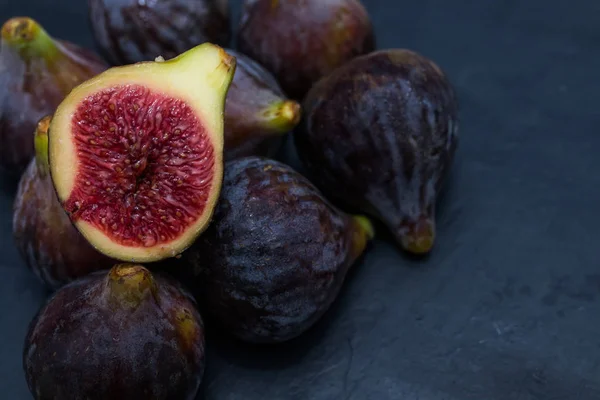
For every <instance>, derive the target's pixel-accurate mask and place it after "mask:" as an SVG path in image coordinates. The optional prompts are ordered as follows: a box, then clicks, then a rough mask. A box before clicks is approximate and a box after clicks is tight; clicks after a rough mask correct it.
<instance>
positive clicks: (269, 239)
mask: <svg viewBox="0 0 600 400" xmlns="http://www.w3.org/2000/svg"><path fill="white" fill-rule="evenodd" d="M373 234H374V232H373V227H372V225H371V223H370V221H369V220H368V219H367V218H365V217H363V216H351V215H348V214H345V213H343V212H341V211H339V210H338V209H337V208H335V207H334V206H333V205H331V204H330V203H329V202H328V201H327V200H326V199H325V198H324V197H323V196H322V195H321V193H320V192H319V191H318V190H317V189H316V188H315V187H314V186H313V185H312V184H311V183H310V182H309V181H308V180H307V179H306V178H304V177H303V176H302V175H300V174H299V173H298V172H296V171H294V170H293V169H292V168H291V167H289V166H287V165H285V164H282V163H280V162H277V161H274V160H270V159H266V158H261V157H246V158H240V159H236V160H232V161H229V162H228V163H227V164H226V168H225V177H224V181H223V190H222V192H221V200H220V201H219V204H218V206H217V210H216V211H215V219H214V222H213V223H212V224H211V226H210V227H209V228H208V230H207V231H206V232H205V234H203V235H202V236H201V237H200V238H198V240H197V241H196V243H194V245H193V246H192V247H191V248H190V249H189V250H188V251H186V252H185V253H184V254H183V262H184V263H186V262H187V263H189V264H188V267H189V270H190V271H191V278H188V282H190V287H191V288H193V290H194V293H195V294H196V295H197V297H198V300H199V301H200V303H201V304H203V305H205V306H206V310H207V312H210V313H212V315H213V316H214V317H215V319H216V320H217V321H219V322H220V323H221V324H222V325H223V327H224V328H226V329H227V330H228V331H229V332H230V333H232V334H233V335H234V336H236V337H238V338H239V339H241V340H244V341H248V342H256V343H276V342H282V341H286V340H289V339H292V338H294V337H296V336H299V335H300V334H302V333H303V332H305V331H306V330H308V329H309V328H310V327H311V326H313V325H314V324H315V322H316V321H317V320H318V319H319V318H320V317H321V316H323V314H324V313H325V312H326V311H327V309H328V308H329V307H330V305H331V304H332V303H333V301H334V300H335V298H336V297H337V295H338V293H339V291H340V289H341V287H342V284H343V282H344V280H345V277H346V275H347V272H348V271H349V269H350V267H351V266H352V265H354V264H355V263H356V262H357V259H358V258H359V257H360V256H361V255H362V254H363V253H364V252H365V249H366V247H367V245H368V242H369V241H370V240H371V239H372V237H373Z"/></svg>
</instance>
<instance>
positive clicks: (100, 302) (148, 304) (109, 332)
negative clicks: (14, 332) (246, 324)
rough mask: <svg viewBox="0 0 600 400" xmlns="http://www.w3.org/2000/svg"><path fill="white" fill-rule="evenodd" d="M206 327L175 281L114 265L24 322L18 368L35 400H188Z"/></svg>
mask: <svg viewBox="0 0 600 400" xmlns="http://www.w3.org/2000/svg"><path fill="white" fill-rule="evenodd" d="M204 346H205V338H204V325H203V321H202V318H201V316H200V314H199V312H198V311H197V309H196V303H195V301H194V299H193V298H192V297H191V296H190V295H189V294H188V292H187V291H186V290H185V289H183V288H182V287H181V286H180V285H179V284H178V283H176V282H175V281H173V280H171V279H169V278H166V277H164V276H161V275H158V274H152V273H151V272H150V271H149V270H148V269H146V268H144V267H142V266H140V265H135V264H117V265H115V266H114V267H113V268H112V269H111V270H110V271H109V272H95V273H92V274H90V275H87V276H85V277H83V278H80V279H78V280H76V281H73V282H71V283H69V284H67V285H65V286H63V287H61V288H60V289H59V290H57V291H56V292H55V293H54V294H53V295H52V296H51V297H50V298H49V299H48V301H47V302H46V304H45V305H44V306H43V307H42V308H41V309H40V310H39V312H38V313H37V315H36V316H35V317H34V318H33V320H32V321H31V323H30V326H29V330H28V333H27V336H26V339H25V346H24V350H23V367H24V369H25V377H26V380H27V384H28V386H29V390H30V391H31V394H32V395H33V397H34V399H36V400H51V399H60V400H83V399H86V400H107V399H110V400H132V399H144V400H192V399H194V398H195V397H196V394H197V392H198V388H199V386H200V383H201V381H202V376H203V374H204Z"/></svg>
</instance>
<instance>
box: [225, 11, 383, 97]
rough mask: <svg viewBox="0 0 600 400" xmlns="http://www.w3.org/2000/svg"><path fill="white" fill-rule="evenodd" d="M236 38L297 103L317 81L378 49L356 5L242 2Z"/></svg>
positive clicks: (371, 31) (241, 47) (366, 16)
mask: <svg viewBox="0 0 600 400" xmlns="http://www.w3.org/2000/svg"><path fill="white" fill-rule="evenodd" d="M237 39H238V47H239V49H240V50H241V51H242V53H244V54H247V55H248V56H250V57H251V58H253V59H254V60H256V61H257V62H259V63H260V64H262V65H263V66H265V67H266V68H267V69H268V70H269V71H271V72H272V73H273V74H274V75H275V77H276V78H277V80H278V82H279V83H280V84H281V87H282V88H283V90H284V91H285V93H286V94H287V95H288V96H291V97H292V98H294V99H297V100H301V99H302V98H303V97H304V95H305V93H306V92H307V91H308V90H309V89H310V87H311V85H312V84H313V83H315V82H316V81H317V80H319V79H320V78H321V77H323V76H325V75H327V74H328V73H330V72H331V71H333V70H334V69H335V68H337V67H339V66H340V65H343V64H344V63H346V62H347V61H348V60H350V59H352V58H354V57H356V56H358V55H361V54H365V53H368V52H370V51H373V50H374V49H375V47H376V39H375V33H374V32H373V27H372V24H371V20H370V17H369V15H368V13H367V11H366V9H365V8H364V6H363V5H362V3H361V2H360V1H359V0H276V1H274V0H244V2H243V8H242V17H241V23H240V27H239V30H238V33H237Z"/></svg>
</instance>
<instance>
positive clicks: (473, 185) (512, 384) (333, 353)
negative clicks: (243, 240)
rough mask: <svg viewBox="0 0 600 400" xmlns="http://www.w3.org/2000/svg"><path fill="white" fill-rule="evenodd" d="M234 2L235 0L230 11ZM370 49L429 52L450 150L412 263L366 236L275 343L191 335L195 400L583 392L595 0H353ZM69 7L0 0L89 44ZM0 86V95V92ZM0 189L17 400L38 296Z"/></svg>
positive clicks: (594, 271)
mask: <svg viewBox="0 0 600 400" xmlns="http://www.w3.org/2000/svg"><path fill="white" fill-rule="evenodd" d="M234 3H235V4H236V8H237V5H238V4H239V1H234ZM365 4H366V6H367V8H368V10H369V11H370V13H371V15H372V18H373V20H374V22H375V25H376V30H377V35H378V39H379V45H380V47H409V48H412V49H415V50H418V51H420V52H422V53H423V54H425V55H427V56H429V57H431V58H433V59H435V60H436V61H437V62H438V63H439V64H440V65H441V66H442V67H443V68H444V69H445V70H446V71H447V72H448V73H449V75H450V76H451V78H452V80H453V82H454V83H455V85H456V87H457V90H458V93H459V96H460V100H461V106H462V111H461V119H462V124H461V132H460V133H461V145H460V149H459V153H458V162H457V164H456V165H455V169H454V178H453V182H452V185H451V190H450V192H449V194H448V195H447V196H446V199H445V201H444V203H443V208H442V210H441V215H440V219H439V230H440V231H439V240H438V246H437V248H436V250H435V252H434V254H433V255H432V256H431V257H430V258H429V259H428V260H426V261H422V262H418V263H417V262H415V261H409V260H407V259H406V257H404V256H402V255H401V254H400V253H399V252H398V251H397V250H396V249H395V248H394V247H393V246H392V245H391V244H390V242H389V241H388V240H387V238H386V237H385V236H383V237H382V238H381V239H380V240H379V241H377V243H376V244H375V246H374V247H373V249H372V251H371V252H370V253H369V254H368V255H367V256H366V257H365V259H364V261H363V262H362V263H361V265H359V266H357V268H356V270H355V272H354V274H353V275H352V276H351V279H350V280H349V281H348V282H347V285H346V287H345V289H344V291H343V293H342V295H341V296H340V299H339V301H338V302H337V303H336V304H335V306H334V307H333V309H332V310H331V312H330V313H328V314H327V316H326V318H325V320H324V321H323V322H321V323H320V324H318V326H317V327H315V329H313V330H312V331H310V332H309V333H308V334H307V335H305V336H304V337H302V338H301V339H299V340H296V341H294V342H292V343H289V344H287V345H284V346H280V347H278V348H276V349H259V348H255V347H249V346H244V345H240V344H237V343H235V342H231V341H229V340H227V339H223V338H221V337H220V336H221V335H218V334H212V335H210V336H209V338H208V345H209V360H208V369H207V373H206V376H205V383H204V387H203V392H204V394H203V397H202V396H201V397H202V398H205V399H220V400H221V399H222V400H238V399H239V400H242V399H249V400H252V399H315V400H325V399H352V400H358V399H365V400H367V399H373V400H386V399H398V400H400V399H402V400H413V399H414V400H417V399H425V400H471V399H473V400H559V399H560V400H563V399H564V400H579V399H581V400H583V399H586V400H587V399H598V398H600V367H599V363H600V340H599V338H600V318H599V317H598V316H599V315H600V264H599V262H598V261H599V257H598V251H599V250H598V249H600V247H598V242H599V239H600V233H599V230H598V228H599V227H600V214H599V213H598V211H597V204H598V199H599V197H600V158H598V148H600V135H598V126H599V125H600V112H598V110H597V108H598V104H600V95H599V94H598V87H599V86H598V83H597V74H598V73H599V71H600V28H599V27H598V19H599V18H600V3H599V2H596V1H591V0H590V1H586V0H571V1H568V2H564V1H558V0H528V1H514V0H506V1H498V0H479V1H468V0H454V1H445V0H429V1H427V0H422V1H406V0H371V1H367V0H365ZM85 11H86V10H85V2H84V1H83V0H81V1H79V0H53V1H47V0H19V1H13V0H10V1H9V0H3V1H1V2H0V17H1V19H2V20H5V19H6V18H8V17H9V16H12V15H16V14H28V15H31V16H33V17H35V18H37V19H39V20H40V21H41V22H42V23H43V24H44V25H45V26H46V28H47V29H48V30H49V31H50V32H51V33H52V34H53V35H55V36H57V37H63V38H66V39H70V40H72V41H74V42H77V43H79V44H82V45H87V46H91V45H92V39H91V34H90V31H89V28H88V26H87V20H86V16H85ZM0 90H1V89H0ZM12 190H13V189H12V188H11V187H10V186H9V185H4V186H3V187H2V195H1V197H0V229H1V230H2V232H3V234H2V236H1V238H2V239H1V244H0V246H1V248H2V249H3V254H2V257H1V259H0V274H1V276H2V279H0V304H1V305H2V312H0V326H1V327H2V340H0V359H1V360H2V362H1V363H0V393H1V394H2V395H1V397H2V398H4V399H11V400H13V399H14V400H17V399H27V398H30V397H29V394H28V391H27V388H26V384H25V381H24V378H23V372H22V367H21V351H22V344H23V337H24V335H25V330H26V327H27V324H28V322H29V320H30V318H31V317H32V316H33V314H34V313H35V311H36V310H37V308H38V307H39V306H40V304H41V302H42V301H43V298H44V295H45V294H44V291H43V289H42V287H41V285H40V284H38V283H37V281H36V280H35V278H34V277H33V275H32V274H31V273H30V272H29V271H27V270H26V269H25V267H24V265H23V263H22V262H21V261H20V259H19V257H18V254H17V252H16V250H15V249H14V247H13V244H12V239H11V235H10V230H11V203H12V196H13V194H12Z"/></svg>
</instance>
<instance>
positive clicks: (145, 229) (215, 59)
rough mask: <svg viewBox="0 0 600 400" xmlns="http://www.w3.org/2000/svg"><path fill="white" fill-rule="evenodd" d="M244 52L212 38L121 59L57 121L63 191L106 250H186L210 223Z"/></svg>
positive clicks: (54, 164) (58, 184)
mask: <svg viewBox="0 0 600 400" xmlns="http://www.w3.org/2000/svg"><path fill="white" fill-rule="evenodd" d="M235 68H236V62H235V58H234V57H232V56H230V55H228V54H227V53H226V52H225V51H224V50H223V49H222V48H221V47H219V46H217V45H213V44H210V43H204V44H201V45H199V46H196V47H194V48H193V49H190V50H188V51H186V52H185V53H182V54H181V55H179V56H177V57H175V58H173V59H170V60H168V61H165V60H164V59H162V58H158V59H157V60H155V61H147V62H141V63H137V64H131V65H127V66H122V67H113V68H111V69H109V70H107V71H105V72H104V73H102V74H100V75H98V76H96V77H95V78H93V79H91V80H89V81H87V82H85V83H83V84H82V85H80V86H78V87H76V88H75V89H74V90H73V91H72V92H71V93H70V94H69V96H67V97H66V98H65V100H64V101H63V102H62V103H61V104H60V105H59V107H58V108H57V110H56V113H55V114H54V117H53V119H52V123H51V125H50V135H49V136H50V138H49V161H50V172H51V175H52V180H53V182H54V186H55V188H56V192H57V195H58V198H59V200H60V202H61V204H62V206H63V208H64V209H65V211H66V212H67V214H68V215H69V216H70V218H71V220H72V222H73V223H74V225H75V226H76V227H77V229H79V231H80V232H81V233H82V234H83V236H85V237H86V239H87V240H88V241H89V242H90V243H91V244H92V245H93V246H94V247H95V248H96V249H98V250H99V251H100V252H102V253H104V254H106V255H108V256H110V257H113V258H115V259H119V260H123V261H132V262H152V261H160V260H164V259H166V258H169V257H174V256H176V255H178V254H179V253H181V252H182V251H184V250H185V249H186V248H187V247H188V246H189V245H191V243H192V242H193V241H194V240H195V239H196V237H197V236H198V235H199V234H200V233H201V232H202V231H204V229H206V227H207V225H208V223H209V221H210V219H211V216H212V213H213V209H214V207H215V203H216V202H217V199H218V197H219V193H220V190H221V181H222V176H223V110H224V106H225V97H226V96H227V92H228V90H229V86H230V84H231V80H232V77H233V74H234V73H235Z"/></svg>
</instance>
